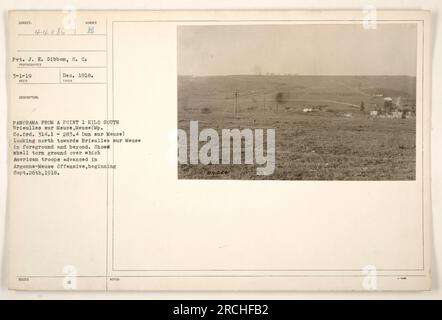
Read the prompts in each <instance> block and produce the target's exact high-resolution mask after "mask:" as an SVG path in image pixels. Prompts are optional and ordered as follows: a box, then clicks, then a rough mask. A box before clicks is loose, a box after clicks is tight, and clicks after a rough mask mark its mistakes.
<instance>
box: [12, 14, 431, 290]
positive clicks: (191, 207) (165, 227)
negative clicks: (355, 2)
mask: <svg viewBox="0 0 442 320" xmlns="http://www.w3.org/2000/svg"><path fill="white" fill-rule="evenodd" d="M430 17H431V13H430V12H428V11H400V10H389V11H376V10H374V9H373V10H360V11H345V10H342V11H291V10H261V11H247V10H244V11H234V10H224V11H223V10H220V11H202V10H198V11H77V10H65V11H10V12H9V16H8V20H9V21H8V39H9V43H8V53H9V56H8V81H9V96H8V99H9V100H8V102H9V106H8V107H9V119H8V130H9V131H8V136H9V146H8V147H9V162H8V168H9V171H8V174H9V176H8V177H9V180H8V221H9V228H8V245H9V251H8V260H9V287H10V289H14V290H60V291H64V290H102V291H118V290H137V291H138V290H151V291H152V290H154V291H157V290H161V291H165V290H190V291H200V290H218V291H220V290H222V291H296V290H303V291H313V290H321V291H343V290H352V291H354V290H357V291H373V290H375V291H376V290H380V291H382V290H401V291H405V290H414V291H416V290H430V289H431V270H430V265H431V235H430V232H431V211H430V209H431V201H430V109H431V108H430V92H431V55H430V52H431V38H430V30H431V20H430Z"/></svg>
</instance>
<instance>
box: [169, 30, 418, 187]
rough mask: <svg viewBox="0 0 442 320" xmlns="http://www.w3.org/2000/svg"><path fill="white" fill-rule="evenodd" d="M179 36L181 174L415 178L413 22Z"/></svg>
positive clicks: (195, 32) (190, 176) (201, 32)
mask: <svg viewBox="0 0 442 320" xmlns="http://www.w3.org/2000/svg"><path fill="white" fill-rule="evenodd" d="M177 33H178V35H177V47H178V48H177V57H178V58H177V67H178V79H177V87H178V103H177V105H178V129H179V137H178V140H179V150H178V151H179V160H178V178H179V179H243V180H254V179H272V180H374V181H377V180H415V177H416V113H417V112H418V111H417V110H416V70H417V63H416V60H417V27H416V24H413V23H381V22H378V23H376V25H374V26H368V27H367V25H366V24H363V23H361V22H357V23H338V24H278V25H275V24H262V25H210V26H207V25H206V26H204V25H197V26H179V27H178V29H177Z"/></svg>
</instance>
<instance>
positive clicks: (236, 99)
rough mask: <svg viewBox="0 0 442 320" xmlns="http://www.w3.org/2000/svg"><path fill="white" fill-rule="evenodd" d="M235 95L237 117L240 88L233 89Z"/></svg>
mask: <svg viewBox="0 0 442 320" xmlns="http://www.w3.org/2000/svg"><path fill="white" fill-rule="evenodd" d="M233 95H234V96H235V109H234V113H235V117H236V114H237V112H238V95H239V91H238V89H235V91H233Z"/></svg>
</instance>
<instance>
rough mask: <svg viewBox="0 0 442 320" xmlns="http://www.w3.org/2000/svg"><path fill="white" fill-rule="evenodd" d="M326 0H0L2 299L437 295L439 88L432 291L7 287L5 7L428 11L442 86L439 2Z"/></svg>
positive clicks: (441, 251)
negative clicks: (50, 290)
mask: <svg viewBox="0 0 442 320" xmlns="http://www.w3.org/2000/svg"><path fill="white" fill-rule="evenodd" d="M327 5H331V3H330V2H329V1H324V0H322V1H319V0H310V1H309V0H304V1H301V0H299V1H294V0H292V1H290V0H272V1H270V0H267V1H266V0H261V1H260V0H236V1H234V0H231V1H227V0H225V1H223V0H218V1H216V3H215V2H214V1H213V2H212V4H209V3H208V2H207V1H203V0H200V1H195V0H194V1H192V0H169V1H142V0H132V1H130V6H129V3H128V1H127V0H126V1H124V0H113V1H111V0H109V1H106V2H101V1H91V0H88V1H85V0H77V1H61V0H52V1H50V0H38V1H36V0H35V1H24V0H21V1H13V0H3V1H2V2H1V3H0V9H1V10H2V16H1V19H2V23H1V24H0V28H1V32H0V45H1V46H2V50H1V51H0V65H1V66H2V67H1V68H0V154H1V155H0V156H1V158H0V253H1V255H0V260H1V264H0V266H1V279H0V298H3V299H14V298H15V299H24V298H74V299H80V298H83V299H84V298H132V299H134V298H141V299H155V298H156V299H167V298H168V299H177V298H182V299H211V298H213V299H215V298H217V299H223V298H229V299H235V298H241V299H253V298H273V299H277V298H281V299H284V298H289V299H293V298H370V299H375V298H378V299H379V298H439V299H441V298H442V289H441V288H440V284H439V277H438V275H439V274H440V273H441V271H442V268H441V267H440V266H439V267H438V263H437V262H438V257H439V258H440V257H442V234H441V230H442V228H441V227H442V221H441V219H440V216H439V215H438V213H439V212H440V211H441V209H442V203H441V200H440V197H438V195H440V194H441V182H442V166H441V163H442V161H441V160H442V151H441V150H440V146H441V143H440V140H441V138H442V137H441V135H442V133H441V131H442V130H441V129H442V128H441V125H440V120H441V117H442V114H441V110H440V108H438V106H439V105H440V101H441V98H442V94H441V93H440V91H439V90H435V89H434V90H433V97H432V123H433V126H432V142H433V143H432V164H433V166H432V169H433V175H432V176H433V183H432V190H433V230H434V250H433V266H432V271H433V291H431V292H422V293H256V294H253V293H201V292H200V293H150V292H142V293H116V292H113V293H68V292H65V293H35V292H34V293H26V292H13V291H8V290H7V283H6V278H7V277H6V275H7V270H6V266H7V261H6V257H5V246H6V245H7V243H6V242H5V238H6V231H5V222H6V217H5V209H6V201H5V200H6V133H7V132H6V115H7V112H6V110H7V95H6V82H5V81H6V76H5V74H4V72H5V68H6V60H5V52H6V50H5V49H6V48H5V40H6V39H5V38H6V31H5V23H6V22H5V17H6V11H7V10H11V9H58V10H62V9H63V8H66V7H68V6H69V8H70V9H71V8H72V6H74V7H77V8H78V9H266V8H268V9H361V10H362V8H363V7H364V6H365V5H373V6H375V7H377V8H378V9H427V10H432V11H433V17H432V18H433V35H432V36H433V80H432V82H433V88H438V87H440V86H441V80H442V77H441V75H440V74H438V73H437V72H436V71H437V70H441V69H440V64H441V61H442V59H441V54H442V53H441V49H440V42H441V40H442V39H440V38H441V36H440V31H441V30H439V29H440V25H439V24H438V19H437V18H438V14H439V12H441V10H442V2H441V1H440V0H420V1H419V0H408V1H395V0H388V1H387V0H384V1H381V0H378V1H355V0H334V1H333V7H330V6H327Z"/></svg>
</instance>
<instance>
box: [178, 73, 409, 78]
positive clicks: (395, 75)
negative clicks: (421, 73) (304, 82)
mask: <svg viewBox="0 0 442 320" xmlns="http://www.w3.org/2000/svg"><path fill="white" fill-rule="evenodd" d="M178 76H179V77H193V78H196V77H230V76H255V77H262V76H307V77H410V78H416V75H408V74H300V73H284V74H281V73H265V74H252V73H236V74H207V75H206V74H204V75H193V74H178Z"/></svg>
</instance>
